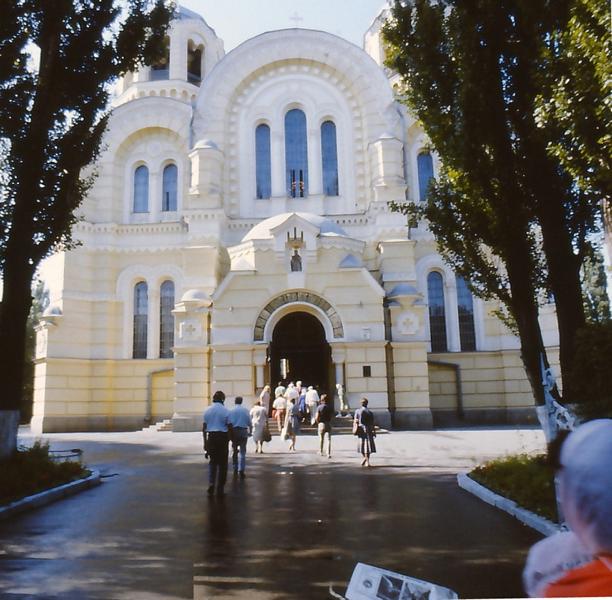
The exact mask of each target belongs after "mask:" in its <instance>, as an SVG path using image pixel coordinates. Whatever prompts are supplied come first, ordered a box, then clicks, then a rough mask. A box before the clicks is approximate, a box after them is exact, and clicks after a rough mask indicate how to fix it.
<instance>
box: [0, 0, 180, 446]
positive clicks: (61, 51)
mask: <svg viewBox="0 0 612 600" xmlns="http://www.w3.org/2000/svg"><path fill="white" fill-rule="evenodd" d="M2 11H3V12H2V19H1V20H0V36H1V37H0V138H4V139H5V140H6V145H7V155H6V163H5V168H6V182H5V185H4V186H3V187H2V203H1V205H0V269H1V271H2V278H3V280H4V288H3V296H2V311H1V313H0V380H1V381H2V385H3V392H2V395H1V396H0V457H2V456H6V455H7V454H8V453H10V452H11V451H12V450H13V449H14V447H15V444H16V429H15V427H14V423H15V411H18V410H19V406H20V402H21V394H22V390H23V358H24V356H25V343H26V335H25V332H26V322H27V318H28V314H29V312H30V307H31V304H32V296H31V289H30V286H31V282H32V278H33V276H34V273H35V270H36V267H37V265H38V264H39V263H40V261H41V260H42V259H43V258H45V257H46V256H47V255H48V254H49V253H50V252H51V251H52V250H53V249H55V248H57V247H58V246H61V245H64V246H66V245H69V244H70V243H71V240H70V230H71V226H72V224H73V223H74V221H75V216H74V210H75V209H76V208H77V207H78V206H79V204H80V202H81V200H82V198H83V196H84V194H85V193H86V191H87V189H88V187H89V186H90V185H91V182H92V179H91V177H89V178H87V177H82V170H83V169H84V168H85V167H86V166H87V165H89V164H90V163H92V161H93V160H94V159H95V158H96V156H97V154H98V151H99V148H100V140H101V137H102V135H103V133H104V130H105V127H106V124H107V120H108V114H109V96H110V84H111V83H112V82H113V80H115V78H116V77H118V76H119V75H121V74H122V73H125V72H126V71H128V70H131V69H133V68H135V67H136V66H137V65H138V64H139V63H142V62H146V63H149V64H150V63H151V62H153V61H154V60H155V59H157V58H158V57H159V55H160V53H161V51H162V48H163V39H164V35H165V32H166V29H167V26H168V22H169V19H170V16H171V14H172V10H171V7H169V6H166V4H165V3H164V0H155V1H153V0H121V1H119V0H54V1H53V2H48V1H47V0H5V1H4V2H3V4H2ZM33 47H35V48H37V49H38V51H39V58H38V59H37V58H36V56H32V53H31V49H32V48H33ZM3 418H4V420H2V419H3ZM3 423H4V424H5V425H4V426H3ZM6 423H10V424H11V425H10V426H7V425H6Z"/></svg>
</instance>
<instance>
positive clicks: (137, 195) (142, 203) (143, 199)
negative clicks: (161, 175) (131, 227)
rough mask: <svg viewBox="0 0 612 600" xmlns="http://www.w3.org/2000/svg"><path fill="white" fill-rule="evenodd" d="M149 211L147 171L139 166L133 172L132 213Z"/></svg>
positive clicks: (142, 166)
mask: <svg viewBox="0 0 612 600" xmlns="http://www.w3.org/2000/svg"><path fill="white" fill-rule="evenodd" d="M148 211H149V169H147V167H145V166H144V165H140V167H138V168H137V169H136V170H135V171H134V212H135V213H145V212H148Z"/></svg>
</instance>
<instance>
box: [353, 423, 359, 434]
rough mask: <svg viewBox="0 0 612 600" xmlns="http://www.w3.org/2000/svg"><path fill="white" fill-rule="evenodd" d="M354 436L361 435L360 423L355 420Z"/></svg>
mask: <svg viewBox="0 0 612 600" xmlns="http://www.w3.org/2000/svg"><path fill="white" fill-rule="evenodd" d="M353 435H359V423H358V421H357V420H356V419H353Z"/></svg>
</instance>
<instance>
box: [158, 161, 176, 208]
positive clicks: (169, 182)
mask: <svg viewBox="0 0 612 600" xmlns="http://www.w3.org/2000/svg"><path fill="white" fill-rule="evenodd" d="M162 180H163V181H162V211H163V212H169V211H175V210H176V204H177V187H178V185H177V184H178V169H177V167H176V165H167V166H166V167H165V168H164V174H163V177H162Z"/></svg>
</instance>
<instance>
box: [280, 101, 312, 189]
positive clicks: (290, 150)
mask: <svg viewBox="0 0 612 600" xmlns="http://www.w3.org/2000/svg"><path fill="white" fill-rule="evenodd" d="M285 168H286V169H287V194H288V195H289V196H290V197H291V198H304V197H305V196H308V142H307V140H306V115H305V114H304V112H303V111H301V110H300V109H299V108H293V109H291V110H290V111H289V112H288V113H287V114H286V115H285Z"/></svg>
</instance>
